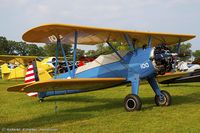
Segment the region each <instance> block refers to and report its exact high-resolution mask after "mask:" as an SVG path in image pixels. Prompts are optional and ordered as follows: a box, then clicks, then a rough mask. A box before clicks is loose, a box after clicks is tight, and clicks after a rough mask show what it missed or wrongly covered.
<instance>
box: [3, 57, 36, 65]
mask: <svg viewBox="0 0 200 133" xmlns="http://www.w3.org/2000/svg"><path fill="white" fill-rule="evenodd" d="M36 58H37V56H15V55H0V61H1V62H4V63H13V64H22V65H25V64H27V63H29V62H30V61H32V60H34V59H36Z"/></svg>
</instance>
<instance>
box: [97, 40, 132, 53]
mask: <svg viewBox="0 0 200 133" xmlns="http://www.w3.org/2000/svg"><path fill="white" fill-rule="evenodd" d="M111 45H112V46H113V47H114V48H115V49H116V50H128V49H129V47H128V45H127V44H122V43H120V42H112V43H111ZM111 53H113V50H112V48H111V47H110V46H108V45H104V44H98V45H97V51H96V55H101V54H111Z"/></svg>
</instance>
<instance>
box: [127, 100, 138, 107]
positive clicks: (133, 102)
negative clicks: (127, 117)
mask: <svg viewBox="0 0 200 133" xmlns="http://www.w3.org/2000/svg"><path fill="white" fill-rule="evenodd" d="M126 106H127V108H128V109H134V108H135V107H136V102H135V100H133V99H128V100H127V102H126Z"/></svg>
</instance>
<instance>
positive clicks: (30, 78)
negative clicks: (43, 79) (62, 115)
mask: <svg viewBox="0 0 200 133" xmlns="http://www.w3.org/2000/svg"><path fill="white" fill-rule="evenodd" d="M35 64H36V63H35V61H32V63H31V64H30V65H29V66H28V68H27V71H26V75H25V80H24V82H25V83H33V82H36V81H38V80H39V78H38V75H37V67H36V65H35ZM26 94H27V95H28V96H31V97H36V96H37V95H38V93H37V92H29V93H26Z"/></svg>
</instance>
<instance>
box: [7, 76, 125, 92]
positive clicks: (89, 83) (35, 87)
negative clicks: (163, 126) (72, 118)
mask: <svg viewBox="0 0 200 133" xmlns="http://www.w3.org/2000/svg"><path fill="white" fill-rule="evenodd" d="M125 81H126V79H125V78H78V79H59V80H49V81H44V82H35V83H30V84H21V85H16V86H12V87H9V88H8V89H7V91H12V92H46V91H60V90H99V89H105V88H108V87H112V86H116V85H120V84H122V83H123V82H125Z"/></svg>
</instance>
